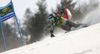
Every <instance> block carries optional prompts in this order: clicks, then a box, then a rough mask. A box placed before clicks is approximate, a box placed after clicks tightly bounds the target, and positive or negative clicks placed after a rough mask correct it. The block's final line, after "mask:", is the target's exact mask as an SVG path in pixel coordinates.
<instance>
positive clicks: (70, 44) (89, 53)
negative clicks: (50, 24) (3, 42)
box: [0, 23, 100, 54]
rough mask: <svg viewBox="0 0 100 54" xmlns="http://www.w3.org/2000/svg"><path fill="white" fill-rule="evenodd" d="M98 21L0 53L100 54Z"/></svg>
mask: <svg viewBox="0 0 100 54" xmlns="http://www.w3.org/2000/svg"><path fill="white" fill-rule="evenodd" d="M99 33H100V23H98V24H95V25H91V26H89V27H86V28H82V29H79V30H75V31H71V32H69V33H58V34H56V37H54V38H50V37H46V38H45V39H44V40H42V41H39V42H36V43H33V44H29V45H26V46H23V47H20V48H17V49H13V50H9V51H6V52H3V53H0V54H100V42H99V41H100V34H99Z"/></svg>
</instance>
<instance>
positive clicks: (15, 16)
mask: <svg viewBox="0 0 100 54" xmlns="http://www.w3.org/2000/svg"><path fill="white" fill-rule="evenodd" d="M12 8H13V11H14V6H13V3H12ZM14 15H15V18H16V23H17V26H18V30H19V33H20V37H21V41H22V45H23V46H24V42H23V38H22V35H21V31H20V28H19V24H18V20H17V17H16V14H15V11H14Z"/></svg>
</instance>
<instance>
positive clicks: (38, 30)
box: [27, 0, 48, 43]
mask: <svg viewBox="0 0 100 54" xmlns="http://www.w3.org/2000/svg"><path fill="white" fill-rule="evenodd" d="M37 6H38V7H39V9H38V12H37V13H36V14H35V15H34V16H32V17H31V18H30V19H29V21H28V25H27V29H29V32H30V34H31V39H30V42H31V43H32V42H36V41H39V40H41V38H43V33H44V27H45V25H46V22H47V21H46V20H47V15H48V13H47V11H46V3H45V0H41V1H39V2H38V3H37Z"/></svg>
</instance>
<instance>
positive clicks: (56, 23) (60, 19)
mask: <svg viewBox="0 0 100 54" xmlns="http://www.w3.org/2000/svg"><path fill="white" fill-rule="evenodd" d="M48 18H49V20H50V22H51V24H52V28H51V31H50V32H51V37H52V35H53V31H54V27H58V28H62V29H63V30H66V31H70V30H71V27H78V26H79V25H78V24H75V23H73V22H71V21H69V18H68V14H67V11H65V9H64V8H63V9H62V10H61V11H60V12H59V13H57V17H56V16H55V15H54V14H50V15H49V17H48ZM53 37H54V35H53Z"/></svg>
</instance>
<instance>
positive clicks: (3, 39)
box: [0, 22, 6, 51]
mask: <svg viewBox="0 0 100 54" xmlns="http://www.w3.org/2000/svg"><path fill="white" fill-rule="evenodd" d="M0 23H1V30H2V37H3V44H4V50H5V51H6V45H5V39H4V33H3V27H2V22H0Z"/></svg>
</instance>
